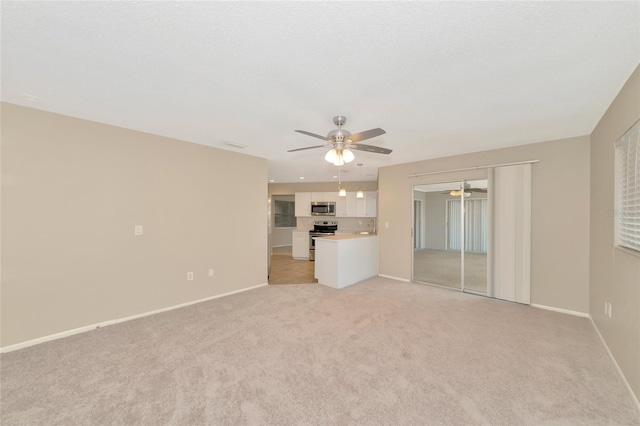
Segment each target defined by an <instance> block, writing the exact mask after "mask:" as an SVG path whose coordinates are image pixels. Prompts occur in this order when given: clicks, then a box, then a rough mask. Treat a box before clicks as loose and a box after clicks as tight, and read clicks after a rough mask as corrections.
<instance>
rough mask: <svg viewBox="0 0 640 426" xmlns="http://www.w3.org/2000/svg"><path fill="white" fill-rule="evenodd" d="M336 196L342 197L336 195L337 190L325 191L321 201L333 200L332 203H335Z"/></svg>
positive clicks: (336, 200)
mask: <svg viewBox="0 0 640 426" xmlns="http://www.w3.org/2000/svg"><path fill="white" fill-rule="evenodd" d="M338 198H344V197H338V191H333V192H325V193H324V200H322V201H333V202H334V203H337V202H338V201H339V200H338Z"/></svg>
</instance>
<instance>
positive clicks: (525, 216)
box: [487, 164, 531, 304]
mask: <svg viewBox="0 0 640 426" xmlns="http://www.w3.org/2000/svg"><path fill="white" fill-rule="evenodd" d="M489 180H490V185H489V187H490V188H491V199H492V206H491V207H492V214H493V220H492V234H493V244H492V247H493V248H492V252H491V258H492V260H491V262H492V264H491V265H490V266H491V275H492V277H493V279H492V280H491V279H490V280H489V287H488V288H487V295H488V296H493V297H495V298H497V299H504V300H510V301H514V302H519V303H526V304H529V303H530V293H531V292H530V287H531V277H530V269H531V164H521V165H515V166H504V167H496V168H495V169H493V172H492V173H491V172H490V174H489Z"/></svg>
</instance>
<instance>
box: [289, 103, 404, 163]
mask: <svg viewBox="0 0 640 426" xmlns="http://www.w3.org/2000/svg"><path fill="white" fill-rule="evenodd" d="M346 122H347V117H345V116H344V115H337V116H335V117H333V123H334V124H335V125H336V126H338V128H337V129H335V130H332V131H330V132H329V133H328V134H327V136H321V135H317V134H315V133H311V132H307V131H305V130H296V132H298V133H302V134H303V135H307V136H311V137H314V138H318V139H322V140H324V141H326V142H328V145H327V144H324V145H315V146H308V147H306V148H298V149H290V150H289V151H287V152H295V151H303V150H305V149H314V148H322V147H331V149H330V150H329V152H327V154H326V155H325V157H324V159H325V160H327V161H328V162H330V163H333V164H334V165H336V166H342V165H343V164H345V163H349V162H351V161H353V159H354V158H355V156H354V155H353V152H351V150H352V149H356V150H360V151H367V152H373V153H376V154H390V153H391V150H390V149H387V148H380V147H377V146H372V145H364V144H361V143H359V142H360V141H363V140H366V139H371V138H375V137H376V136H380V135H384V134H385V133H387V132H385V131H384V130H382V129H380V128H375V129H371V130H365V131H364V132H360V133H355V134H353V135H352V134H351V133H350V132H349V131H347V130H344V129H342V126H343V125H344V123H346Z"/></svg>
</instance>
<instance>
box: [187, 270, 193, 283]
mask: <svg viewBox="0 0 640 426" xmlns="http://www.w3.org/2000/svg"><path fill="white" fill-rule="evenodd" d="M187 281H193V272H187Z"/></svg>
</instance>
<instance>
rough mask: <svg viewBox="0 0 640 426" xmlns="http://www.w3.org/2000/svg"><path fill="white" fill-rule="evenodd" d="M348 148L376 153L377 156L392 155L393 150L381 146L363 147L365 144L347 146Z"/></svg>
mask: <svg viewBox="0 0 640 426" xmlns="http://www.w3.org/2000/svg"><path fill="white" fill-rule="evenodd" d="M346 148H349V149H357V150H359V151H367V152H375V153H376V154H391V150H390V149H387V148H380V147H379V146H372V145H363V144H360V143H359V144H351V143H350V144H347V146H346Z"/></svg>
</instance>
